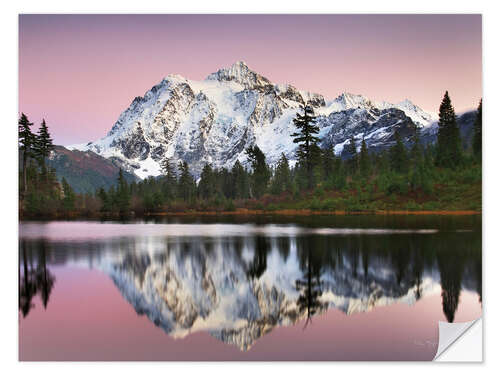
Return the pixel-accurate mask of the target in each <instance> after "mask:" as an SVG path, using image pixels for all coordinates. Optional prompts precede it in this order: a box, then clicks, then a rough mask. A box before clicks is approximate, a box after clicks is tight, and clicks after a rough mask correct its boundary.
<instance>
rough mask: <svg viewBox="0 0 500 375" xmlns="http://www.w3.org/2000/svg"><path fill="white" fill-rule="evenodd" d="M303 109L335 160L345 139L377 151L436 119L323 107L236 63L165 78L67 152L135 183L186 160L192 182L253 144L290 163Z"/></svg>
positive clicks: (399, 108) (393, 108)
mask: <svg viewBox="0 0 500 375" xmlns="http://www.w3.org/2000/svg"><path fill="white" fill-rule="evenodd" d="M306 102H307V103H310V105H312V107H313V108H314V111H315V114H316V115H318V124H319V126H320V129H321V132H320V137H321V139H322V146H324V147H335V151H336V153H338V154H341V153H342V150H343V146H344V145H345V144H346V142H347V141H348V140H349V138H350V137H351V136H354V137H355V139H356V140H357V141H359V142H361V139H362V138H363V137H364V138H365V140H366V141H367V144H368V146H369V147H372V148H374V149H381V148H385V147H389V146H391V145H392V144H393V141H394V136H393V134H394V131H395V130H396V129H398V130H399V131H400V132H401V134H402V135H403V137H407V136H409V134H411V133H412V131H413V129H414V127H415V126H417V127H420V128H426V127H427V126H428V125H430V124H431V123H432V122H433V121H434V120H435V118H436V117H435V115H432V114H429V113H426V112H425V111H423V110H421V109H420V108H418V107H417V106H415V105H414V104H412V103H411V102H410V101H408V100H405V101H403V102H401V103H398V104H390V103H387V102H382V103H375V102H372V101H371V100H369V99H367V98H365V97H363V96H361V95H352V94H348V93H344V94H342V95H340V96H339V97H338V98H336V99H334V100H332V101H327V100H325V98H324V97H323V96H321V95H319V94H314V93H310V92H306V91H301V90H298V89H297V88H295V87H293V86H292V85H278V84H274V83H272V82H270V81H269V80H268V79H267V78H265V77H263V76H262V75H260V74H258V73H256V72H253V71H252V70H250V69H249V68H248V66H247V65H246V64H245V63H244V62H241V61H239V62H236V63H235V64H233V65H232V66H231V67H229V68H225V69H221V70H219V71H217V72H215V73H212V74H210V75H209V76H208V77H207V78H206V79H205V80H204V81H192V80H189V79H186V78H183V77H181V76H178V75H169V76H167V77H166V78H165V79H163V80H162V81H161V82H160V83H159V84H158V85H156V86H154V87H153V88H151V90H149V91H148V92H146V94H145V95H144V96H143V97H136V98H135V99H134V100H133V101H132V103H131V104H130V106H129V107H128V108H127V109H126V110H125V111H124V112H123V113H122V114H121V115H120V117H119V118H118V120H117V121H116V123H115V124H114V125H113V127H112V129H111V131H110V132H109V133H108V134H107V135H106V136H105V137H104V138H102V139H100V140H97V141H95V142H90V143H88V144H85V145H74V146H69V147H70V148H73V149H79V150H90V151H93V152H95V153H97V154H99V155H102V156H104V157H114V158H116V159H120V160H122V162H123V163H124V164H125V165H126V166H127V169H128V170H129V171H130V172H133V173H135V174H136V175H137V176H139V177H141V178H144V177H147V176H155V175H158V174H159V173H160V165H159V162H160V161H161V160H162V159H163V158H164V157H169V158H172V159H173V161H179V160H184V161H187V162H188V164H189V165H190V167H191V170H192V172H193V173H194V174H195V175H198V174H199V173H200V171H201V169H202V167H203V166H204V164H205V163H210V164H211V165H212V166H214V167H216V168H220V167H228V168H230V167H232V165H233V164H234V162H235V161H236V160H240V162H242V163H243V164H246V163H247V159H246V155H245V153H244V150H245V148H247V147H249V146H251V145H254V144H257V145H258V146H259V147H260V148H261V149H262V150H263V151H264V153H265V154H266V157H267V160H268V162H270V163H275V162H276V161H277V160H278V159H279V157H280V156H281V153H284V154H285V155H287V157H288V158H290V159H291V160H294V159H295V150H296V147H297V145H296V144H294V143H293V140H292V137H291V134H292V133H294V132H295V130H296V129H295V126H294V125H293V122H292V120H293V118H294V116H295V114H296V113H297V111H298V109H299V107H300V105H302V104H304V103H306Z"/></svg>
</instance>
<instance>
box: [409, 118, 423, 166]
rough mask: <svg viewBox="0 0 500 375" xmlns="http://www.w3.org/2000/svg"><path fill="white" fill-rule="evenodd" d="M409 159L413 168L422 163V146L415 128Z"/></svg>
mask: <svg viewBox="0 0 500 375" xmlns="http://www.w3.org/2000/svg"><path fill="white" fill-rule="evenodd" d="M410 159H411V162H412V164H413V166H414V167H415V166H416V165H419V164H421V163H422V162H423V159H424V156H423V151H422V145H421V143H420V135H419V130H418V128H417V127H415V135H414V137H413V145H412V147H411V150H410Z"/></svg>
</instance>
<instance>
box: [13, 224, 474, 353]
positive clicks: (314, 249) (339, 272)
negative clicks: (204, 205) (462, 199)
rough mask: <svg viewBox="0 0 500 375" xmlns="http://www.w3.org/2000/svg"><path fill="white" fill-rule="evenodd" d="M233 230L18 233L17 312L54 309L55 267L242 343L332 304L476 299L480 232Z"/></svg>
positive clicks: (166, 318)
mask: <svg viewBox="0 0 500 375" xmlns="http://www.w3.org/2000/svg"><path fill="white" fill-rule="evenodd" d="M238 233H240V235H235V236H215V237H207V236H203V237H202V236H195V235H193V236H186V235H182V236H180V237H176V236H167V237H162V236H141V235H140V234H137V235H135V236H122V237H113V238H100V239H93V240H85V241H79V242H71V241H67V240H65V239H64V238H63V239H60V238H59V239H54V238H52V239H51V238H48V239H47V238H45V239H44V238H34V237H33V238H29V239H27V238H23V239H21V240H20V268H19V310H20V312H21V314H22V316H23V317H24V318H26V317H27V316H28V314H29V312H30V309H32V308H33V306H34V305H33V302H32V301H33V297H34V296H35V295H36V294H39V295H40V298H41V301H42V304H43V305H44V307H45V308H46V307H47V304H48V303H49V301H50V294H51V291H52V290H53V288H54V285H55V283H56V280H55V277H54V276H53V275H52V273H51V271H50V268H51V266H55V265H65V266H73V267H74V266H77V267H86V268H90V269H97V270H99V271H102V272H104V273H106V274H107V275H109V277H110V278H111V279H112V280H113V282H114V283H115V285H116V287H117V288H118V289H119V291H120V293H121V294H122V296H123V297H124V298H125V299H126V300H127V301H128V303H130V304H131V305H132V306H133V307H134V309H135V310H136V312H137V314H139V315H146V316H147V317H148V319H149V320H150V321H151V322H153V323H154V324H155V325H157V326H158V327H161V329H163V330H164V331H165V332H166V333H167V334H169V335H171V336H172V337H176V338H178V337H185V336H187V335H189V334H191V333H194V332H198V331H204V332H208V333H210V334H211V335H212V336H213V337H215V338H217V339H219V340H221V341H223V342H225V343H227V344H231V345H235V346H236V347H238V348H239V349H241V350H243V351H245V350H248V349H249V348H250V347H251V346H252V345H253V344H254V343H255V342H256V340H258V339H259V338H260V337H262V336H263V335H264V334H266V333H267V332H269V331H271V330H272V329H273V328H275V327H277V326H288V325H294V324H297V323H298V322H299V321H303V322H304V328H307V326H308V324H310V323H311V322H312V320H313V318H314V316H315V315H318V314H321V313H323V312H325V311H326V310H327V309H338V310H341V311H343V312H344V313H345V314H348V315H349V314H354V313H360V312H368V311H370V310H372V309H373V308H375V307H377V306H388V305H392V304H395V303H404V304H408V305H412V304H414V303H415V302H416V301H417V300H419V299H422V298H425V297H426V296H430V295H434V294H439V293H440V294H441V298H442V310H443V313H444V315H445V316H446V318H447V320H448V321H449V322H453V321H454V319H455V312H456V311H457V308H458V305H459V303H460V293H461V291H462V290H464V289H465V290H469V291H475V292H477V294H478V303H481V295H482V294H481V287H482V284H481V279H482V275H481V236H480V233H477V232H456V231H454V232H439V231H438V232H425V233H421V232H415V233H393V234H378V235H360V234H354V235H342V236H338V235H328V234H320V233H319V232H317V231H316V232H314V233H307V232H305V233H304V232H300V231H298V233H302V234H300V235H293V234H292V233H293V232H291V231H289V232H288V235H286V236H283V235H282V233H278V235H276V233H274V234H273V235H269V234H267V235H265V233H266V232H265V231H264V232H262V231H259V232H255V231H252V232H251V233H249V234H248V235H241V233H244V230H241V232H238ZM262 233H264V234H262ZM59 282H61V281H59Z"/></svg>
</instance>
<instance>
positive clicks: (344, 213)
mask: <svg viewBox="0 0 500 375" xmlns="http://www.w3.org/2000/svg"><path fill="white" fill-rule="evenodd" d="M481 214H482V211H475V210H457V211H448V210H435V211H425V210H415V211H409V210H375V211H320V210H310V209H303V210H273V211H269V210H250V209H236V210H235V211H184V212H180V211H178V212H176V211H170V212H157V213H148V214H144V215H143V216H195V215H200V216H231V215H238V216H260V215H276V216H315V215H316V216H321V215H323V216H348V215H455V216H465V215H481Z"/></svg>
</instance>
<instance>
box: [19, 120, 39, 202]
mask: <svg viewBox="0 0 500 375" xmlns="http://www.w3.org/2000/svg"><path fill="white" fill-rule="evenodd" d="M18 125H19V149H20V150H21V152H22V158H23V191H24V193H26V192H27V191H28V178H27V165H28V159H29V158H31V157H34V152H33V148H34V146H35V135H34V134H33V132H32V131H31V128H30V127H31V126H32V125H33V123H32V122H29V120H28V117H27V116H26V115H25V114H24V113H22V114H21V118H20V119H19V122H18Z"/></svg>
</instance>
